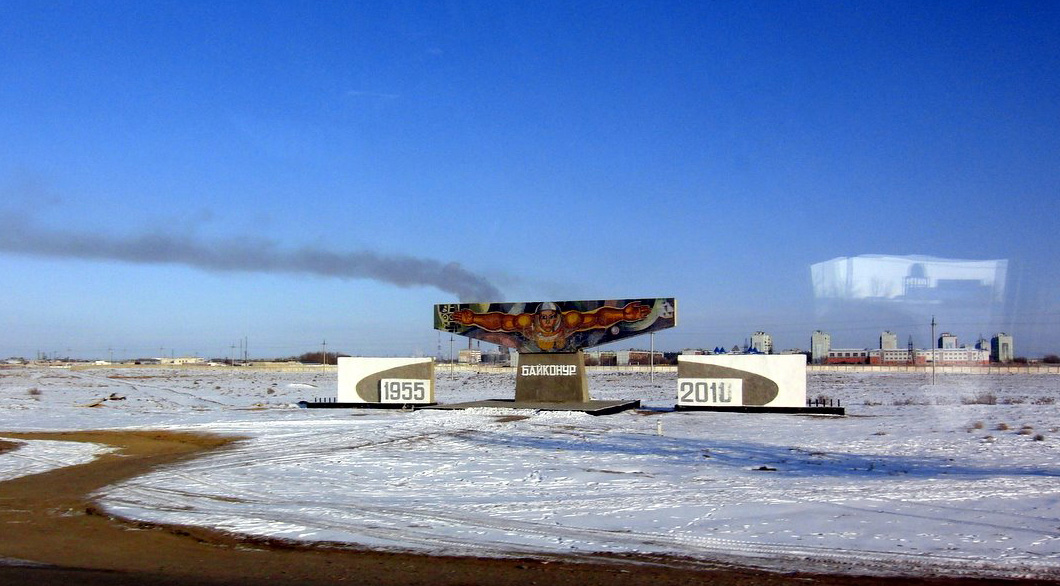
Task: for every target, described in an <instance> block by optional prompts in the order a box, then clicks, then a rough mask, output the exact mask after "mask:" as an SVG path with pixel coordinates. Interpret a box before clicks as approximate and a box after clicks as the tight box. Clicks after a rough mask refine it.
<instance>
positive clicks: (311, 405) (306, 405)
mask: <svg viewBox="0 0 1060 586" xmlns="http://www.w3.org/2000/svg"><path fill="white" fill-rule="evenodd" d="M437 404H438V403H339V402H337V401H299V402H298V406H299V407H301V408H302V409H419V408H421V407H430V406H433V405H437Z"/></svg>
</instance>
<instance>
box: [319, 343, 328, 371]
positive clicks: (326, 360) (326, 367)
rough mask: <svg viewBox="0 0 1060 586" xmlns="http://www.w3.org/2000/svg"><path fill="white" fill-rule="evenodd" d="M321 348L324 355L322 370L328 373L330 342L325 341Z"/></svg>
mask: <svg viewBox="0 0 1060 586" xmlns="http://www.w3.org/2000/svg"><path fill="white" fill-rule="evenodd" d="M320 347H321V351H320V353H321V354H323V355H324V360H323V362H324V366H323V367H322V370H323V371H324V372H327V371H328V341H327V340H324V342H323V343H322V344H321V345H320Z"/></svg>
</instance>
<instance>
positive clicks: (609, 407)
mask: <svg viewBox="0 0 1060 586" xmlns="http://www.w3.org/2000/svg"><path fill="white" fill-rule="evenodd" d="M638 407H640V400H633V401H601V400H595V401H594V400H590V401H584V402H581V401H564V402H550V401H516V400H513V399H489V400H486V401H470V402H467V403H442V404H438V405H431V406H427V407H422V408H423V409H483V408H486V409H534V410H536V411H581V412H582V413H588V414H589V415H611V414H613V413H619V412H622V411H626V410H629V409H636V408H638ZM416 408H417V409H419V408H421V407H420V406H417V407H416Z"/></svg>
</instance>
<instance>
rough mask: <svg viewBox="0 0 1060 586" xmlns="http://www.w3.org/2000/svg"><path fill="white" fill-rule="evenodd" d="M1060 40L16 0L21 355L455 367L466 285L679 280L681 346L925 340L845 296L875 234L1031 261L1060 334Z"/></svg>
mask: <svg viewBox="0 0 1060 586" xmlns="http://www.w3.org/2000/svg"><path fill="white" fill-rule="evenodd" d="M1058 30H1060V6H1058V5H1057V4H1056V3H1053V2H1006V3H997V2H982V3H979V2H930V3H922V2H910V3H904V2H884V3H877V2H694V3H684V2H679V3H666V2H637V3H623V4H621V5H618V6H616V5H615V3H610V2H599V3H597V2H575V3H570V2H555V3H552V2H533V3H495V2H438V3H430V2H428V3H424V2H409V3H400V2H393V3H389V2H388V3H382V2H380V3H374V2H367V3H353V2H350V3H294V2H276V3H270V2H255V3H241V2H220V3H218V2H171V3H170V2H161V3H159V2H43V1H42V2H14V3H5V4H4V5H3V6H2V7H0V136H3V137H4V138H5V140H3V141H0V214H2V216H0V217H2V218H3V219H2V220H0V228H2V231H0V232H2V233H0V284H2V287H0V302H2V304H3V307H4V310H3V314H2V315H3V318H2V320H3V322H4V323H2V324H0V325H2V331H0V356H7V355H18V356H27V357H32V356H34V355H35V354H36V353H37V352H41V351H43V352H48V353H55V352H58V353H60V354H65V353H69V354H72V355H77V356H85V357H89V356H92V357H106V356H107V355H108V353H109V352H112V351H113V352H114V355H115V357H117V356H118V355H120V354H125V355H128V356H146V355H157V354H159V352H160V351H161V352H164V353H165V354H177V355H181V354H199V355H201V356H219V355H223V354H225V353H227V352H229V351H230V347H231V346H232V345H233V344H238V343H239V342H238V341H239V340H241V339H243V338H244V337H245V338H247V339H248V341H249V345H250V351H251V354H252V355H256V356H287V355H292V354H298V353H301V352H306V351H311V350H313V349H317V348H319V347H320V344H321V342H322V341H324V340H327V343H328V348H329V349H334V350H340V351H344V352H349V353H355V354H383V355H389V354H411V353H422V354H434V353H436V351H437V348H438V345H439V341H440V337H439V336H438V334H437V333H436V332H434V331H433V330H432V329H431V326H432V322H431V310H432V306H433V304H435V303H443V302H450V301H455V300H457V298H458V296H459V293H458V292H457V291H456V290H455V288H454V287H452V286H450V285H452V279H453V278H454V277H455V278H457V279H458V280H459V279H462V278H464V277H466V278H467V279H470V280H474V281H475V282H476V283H477V284H478V285H482V286H484V287H486V289H485V290H487V291H488V290H489V288H490V287H492V288H493V290H495V291H496V292H497V294H499V295H501V297H502V298H501V299H497V300H503V301H533V300H548V299H609V298H622V297H642V296H643V297H654V296H660V297H663V296H665V297H671V296H672V297H676V298H677V299H678V303H679V306H678V327H677V328H675V329H673V330H670V331H668V332H666V333H660V334H658V335H657V340H656V344H657V347H663V348H665V349H675V350H676V349H680V348H683V347H708V348H713V347H714V346H717V345H726V346H731V345H732V344H737V343H742V342H743V341H744V340H745V339H746V338H748V337H749V336H750V333H751V332H753V331H755V330H765V331H769V332H771V333H773V335H774V338H775V339H776V344H777V346H778V347H780V348H791V347H801V348H807V347H808V346H809V336H810V333H811V332H812V331H813V330H814V329H818V328H823V329H828V330H829V331H831V332H832V333H833V341H834V343H835V344H836V345H841V346H856V347H864V346H871V345H873V344H874V343H875V341H876V337H877V336H878V334H879V331H880V330H882V329H890V330H894V331H896V332H897V333H898V334H899V338H900V339H901V340H903V341H904V340H905V339H906V337H907V336H910V335H911V336H914V338H917V342H918V345H920V346H926V345H927V344H928V340H927V335H926V333H925V332H926V331H927V330H926V329H925V327H926V324H922V323H919V322H917V323H885V322H884V321H880V320H876V321H874V319H875V318H873V317H872V316H866V317H865V318H864V319H858V320H847V321H845V322H829V321H827V320H825V319H824V318H822V317H821V315H820V313H819V312H818V311H816V308H815V303H814V299H813V292H812V288H811V282H810V269H809V267H810V265H811V264H813V263H817V262H821V261H825V260H828V259H831V258H835V257H837V256H856V255H862V254H894V255H912V254H916V255H929V256H935V257H941V258H954V259H1008V260H1009V261H1010V263H1011V267H1012V270H1011V273H1012V275H1010V277H1011V278H1012V279H1015V280H1014V281H1013V286H1011V287H1010V288H1009V292H1010V295H1011V296H1012V299H1010V300H1009V302H1008V303H1007V305H1006V307H1007V309H1006V312H1007V313H1006V315H1005V316H1004V318H1003V319H1002V320H1001V326H1003V327H1004V329H1006V330H1008V331H1009V332H1010V333H1013V334H1014V335H1015V336H1016V347H1017V354H1026V355H1028V356H1035V355H1041V354H1044V353H1050V352H1054V353H1055V352H1060V327H1058V326H1060V303H1058V301H1057V300H1056V298H1057V297H1058V296H1057V295H1056V294H1055V291H1057V288H1058V287H1060V261H1058V260H1057V257H1058V256H1060V255H1057V254H1056V253H1055V249H1056V248H1057V244H1058V238H1057V228H1056V226H1057V224H1058V221H1057V220H1058V218H1060V204H1058V203H1057V200H1058V196H1060V34H1058V33H1057V31H1058ZM263 258H280V259H282V262H278V263H276V264H272V265H267V266H266V265H263V264H262V259H263ZM307 259H316V260H315V261H313V262H311V263H304V261H306V260H307ZM366 260H370V261H371V263H370V264H372V266H373V267H375V268H374V269H372V271H369V273H370V274H369V275H368V278H360V277H357V276H356V275H358V274H361V275H364V274H365V272H364V271H365V270H364V269H363V264H364V261H366ZM342 263H352V264H354V265H355V268H354V269H350V270H349V271H347V272H346V273H343V272H342V271H343V270H346V269H342V270H339V269H336V270H335V271H331V270H330V268H329V267H331V266H332V265H334V264H342ZM409 263H412V265H413V267H414V270H415V271H421V272H423V273H424V280H423V281H422V282H434V281H431V279H434V280H435V281H439V282H441V281H444V283H442V286H441V287H439V286H435V285H427V284H413V285H411V286H408V283H406V282H402V279H404V278H407V276H408V275H407V273H408V271H409V270H410V269H409V268H408V267H409ZM450 263H458V264H459V267H460V271H456V272H454V269H453V267H452V266H450ZM307 265H310V266H311V267H312V268H305V269H303V268H300V267H303V266H307ZM329 271H330V272H338V273H339V274H340V275H339V276H334V275H330V274H326V273H329ZM403 272H404V273H405V275H404V277H402V273H403ZM342 275H345V276H342ZM351 275H353V276H351ZM395 281H397V282H399V284H395ZM414 281H415V280H414ZM416 282H421V281H416ZM472 290H473V291H474V290H475V289H472ZM482 290H483V289H477V291H482ZM474 295H475V294H474V293H469V294H467V295H465V296H471V297H473V296H474ZM472 300H478V299H472ZM899 321H900V320H899ZM997 325H998V324H997V322H996V321H995V322H991V323H972V322H967V323H959V324H943V327H947V328H948V329H951V330H954V331H956V332H957V333H958V335H960V336H961V338H962V340H961V341H962V342H965V341H967V342H969V343H970V342H972V341H973V340H972V339H971V337H972V336H975V335H977V334H979V333H984V334H987V335H989V334H991V333H993V332H991V331H989V330H987V331H983V330H984V329H986V328H989V327H994V326H997ZM642 342H643V344H641V341H634V342H633V344H635V345H642V346H646V344H647V340H643V341H642ZM627 344H628V342H627ZM442 345H443V346H445V348H444V349H443V350H444V351H445V352H447V351H448V340H444V341H442Z"/></svg>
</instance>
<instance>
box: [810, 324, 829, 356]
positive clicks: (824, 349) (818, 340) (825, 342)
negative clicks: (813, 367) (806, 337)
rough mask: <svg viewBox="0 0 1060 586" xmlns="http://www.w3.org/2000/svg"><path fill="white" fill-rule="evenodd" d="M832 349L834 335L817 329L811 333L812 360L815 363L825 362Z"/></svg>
mask: <svg viewBox="0 0 1060 586" xmlns="http://www.w3.org/2000/svg"><path fill="white" fill-rule="evenodd" d="M831 349H832V336H831V335H829V334H827V333H825V332H822V331H821V330H817V331H815V332H814V333H813V334H812V335H810V360H811V361H812V362H813V363H815V364H820V363H822V362H825V360H827V358H828V351H829V350H831Z"/></svg>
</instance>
